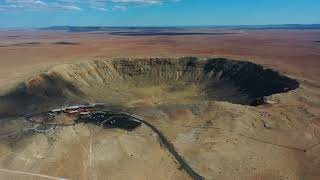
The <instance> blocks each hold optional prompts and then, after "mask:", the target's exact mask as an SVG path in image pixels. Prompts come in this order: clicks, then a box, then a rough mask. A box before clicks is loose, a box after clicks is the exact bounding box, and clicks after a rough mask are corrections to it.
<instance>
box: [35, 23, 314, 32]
mask: <svg viewBox="0 0 320 180" xmlns="http://www.w3.org/2000/svg"><path fill="white" fill-rule="evenodd" d="M193 28H213V29H301V30H303V29H320V24H278V25H212V26H209V25H208V26H150V27H148V26H137V27H106V26H52V27H47V28H40V29H41V30H57V31H68V32H92V31H113V30H123V29H127V30H140V29H154V30H157V29H160V30H164V29H176V30H178V29H180V30H181V29H193Z"/></svg>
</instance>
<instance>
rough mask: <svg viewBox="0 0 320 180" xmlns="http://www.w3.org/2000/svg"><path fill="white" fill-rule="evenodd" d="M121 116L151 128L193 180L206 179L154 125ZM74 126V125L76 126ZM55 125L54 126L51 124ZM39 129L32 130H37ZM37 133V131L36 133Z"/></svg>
mask: <svg viewBox="0 0 320 180" xmlns="http://www.w3.org/2000/svg"><path fill="white" fill-rule="evenodd" d="M101 111H106V112H109V111H110V110H107V109H105V110H101ZM118 113H119V114H125V115H128V116H130V117H131V118H132V119H133V120H135V121H139V122H141V123H143V124H145V125H146V126H148V127H149V128H151V129H152V130H153V131H154V132H155V133H156V134H157V135H158V136H159V139H160V141H161V142H162V144H163V145H164V147H165V148H166V149H167V150H168V151H169V153H170V154H171V155H172V156H173V157H174V158H175V159H176V160H177V162H178V163H179V165H180V167H181V169H183V170H184V171H185V172H187V173H188V174H189V175H190V176H191V177H192V178H193V179H195V180H204V177H202V176H201V175H200V174H198V173H197V172H196V171H195V170H194V169H192V167H191V166H190V165H189V164H188V163H187V161H186V160H185V159H184V158H183V157H182V156H181V155H180V154H179V153H178V152H177V150H176V148H175V147H174V145H173V144H172V143H171V142H170V141H169V140H168V139H167V138H166V136H165V135H164V134H163V133H162V132H161V131H160V130H158V129H157V128H156V127H155V126H153V125H152V124H150V123H148V122H147V121H145V120H143V119H142V118H141V117H138V116H136V115H134V114H129V113H126V112H118ZM25 119H26V120H27V121H30V122H34V121H32V115H28V116H26V117H25ZM75 124H76V123H75ZM75 124H72V125H75ZM50 125H53V124H50ZM54 126H70V125H63V124H61V125H59V124H54ZM37 129H38V128H37V127H34V128H32V130H37ZM36 132H37V131H36Z"/></svg>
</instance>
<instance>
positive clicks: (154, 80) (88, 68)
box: [0, 57, 299, 116]
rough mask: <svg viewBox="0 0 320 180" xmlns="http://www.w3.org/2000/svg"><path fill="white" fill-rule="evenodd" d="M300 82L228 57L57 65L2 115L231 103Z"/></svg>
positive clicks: (6, 100) (8, 101) (255, 100)
mask: <svg viewBox="0 0 320 180" xmlns="http://www.w3.org/2000/svg"><path fill="white" fill-rule="evenodd" d="M298 87H299V83H298V82H297V81H296V80H294V79H291V78H288V77H286V76H284V75H282V74H280V73H278V72H276V71H273V70H271V69H266V68H264V67H262V66H260V65H257V64H254V63H251V62H244V61H234V60H228V59H222V58H216V59H204V58H195V57H188V58H177V59H168V58H153V59H114V60H106V59H101V60H94V61H87V62H79V63H75V64H67V65H61V66H57V67H54V68H53V69H51V70H49V71H48V72H46V73H43V74H40V75H39V76H37V77H34V78H32V79H31V80H29V81H27V82H24V83H22V84H21V85H20V86H19V87H17V89H16V90H15V91H13V92H11V93H9V94H6V95H3V96H2V97H1V104H0V106H1V110H0V116H7V115H17V114H21V113H26V112H27V111H28V110H34V109H39V106H40V107H42V108H44V107H45V106H46V105H48V106H49V105H54V104H59V103H60V104H62V103H66V102H68V101H74V102H85V101H100V102H106V103H108V104H111V105H119V106H134V105H136V104H139V103H140V104H141V103H146V102H148V104H152V103H158V104H161V103H170V102H177V101H182V100H190V101H201V100H210V101H228V102H231V103H237V104H244V105H258V104H260V103H263V100H261V99H263V97H265V96H270V95H272V94H275V93H282V92H287V91H289V90H293V89H296V88H298Z"/></svg>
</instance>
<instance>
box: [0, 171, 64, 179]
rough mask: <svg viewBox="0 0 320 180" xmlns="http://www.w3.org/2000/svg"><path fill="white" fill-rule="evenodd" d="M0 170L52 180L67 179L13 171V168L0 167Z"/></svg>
mask: <svg viewBox="0 0 320 180" xmlns="http://www.w3.org/2000/svg"><path fill="white" fill-rule="evenodd" d="M0 172H5V173H13V174H22V175H30V176H36V177H42V178H47V179H54V180H67V179H65V178H59V177H52V176H47V175H43V174H36V173H30V172H23V171H13V170H8V169H0Z"/></svg>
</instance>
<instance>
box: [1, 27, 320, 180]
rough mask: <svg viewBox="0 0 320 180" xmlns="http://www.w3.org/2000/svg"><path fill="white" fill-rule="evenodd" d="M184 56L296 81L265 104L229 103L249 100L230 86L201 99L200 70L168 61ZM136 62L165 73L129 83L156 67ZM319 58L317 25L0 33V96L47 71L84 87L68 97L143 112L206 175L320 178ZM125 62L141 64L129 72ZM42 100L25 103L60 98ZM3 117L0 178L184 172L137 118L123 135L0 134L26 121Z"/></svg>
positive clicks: (79, 127) (91, 128) (86, 131)
mask: <svg viewBox="0 0 320 180" xmlns="http://www.w3.org/2000/svg"><path fill="white" fill-rule="evenodd" d="M146 32H147V33H146ZM150 32H151V33H150ZM155 32H157V33H155ZM158 32H161V33H158ZM189 56H192V57H198V59H200V61H201V59H206V58H226V59H234V60H242V61H250V62H253V63H255V64H259V65H262V66H263V67H265V68H270V69H273V70H275V71H278V72H280V73H281V74H282V75H284V76H287V77H289V78H291V79H295V80H296V81H297V82H299V87H298V88H295V89H293V90H290V91H288V92H282V93H275V94H272V95H268V96H267V97H266V98H267V103H266V104H261V105H258V106H250V104H247V103H242V101H240V100H239V101H235V100H233V99H234V98H235V96H236V95H239V96H240V95H241V98H243V99H246V98H247V97H245V96H244V95H243V94H241V93H240V94H238V93H236V91H237V90H236V89H233V88H234V87H233V86H231V85H232V84H231V85H230V84H228V83H227V85H228V86H222V87H223V88H224V89H221V91H217V92H216V94H214V95H217V94H218V95H219V97H221V96H222V95H224V93H226V94H228V93H229V94H230V96H229V95H228V96H226V97H224V98H216V97H215V96H214V95H213V96H209V95H208V94H209V93H207V91H206V88H207V86H205V85H204V84H202V83H199V84H198V83H197V82H198V81H197V80H198V79H197V78H195V77H199V78H200V79H201V78H203V76H202V72H199V73H194V74H193V71H190V69H187V70H186V69H183V68H181V67H179V66H178V67H168V68H167V64H166V63H167V61H166V59H179V58H180V57H189ZM123 59H130V60H128V62H129V65H128V64H126V63H128V62H127V61H126V60H125V63H124V65H123V64H122V65H119V67H118V66H115V67H116V68H113V67H114V65H113V64H112V63H113V62H115V63H116V64H117V61H123ZM141 59H156V60H155V61H156V62H157V63H158V64H160V66H159V67H160V73H164V72H168V74H170V75H163V74H161V75H159V74H157V73H159V72H158V69H156V70H155V71H153V70H151V74H147V75H148V76H143V77H137V78H135V77H134V76H135V75H137V73H141V72H142V73H143V72H149V71H148V70H149V69H152V67H153V65H154V66H157V65H158V64H157V63H155V64H153V63H154V61H151V64H150V63H149V62H148V63H149V64H148V63H146V64H144V62H140V64H142V66H141V68H140V66H139V67H136V66H134V65H131V64H130V62H136V61H142V60H141ZM157 59H165V62H166V63H163V62H161V61H158V60H157ZM319 59H320V30H295V29H292V30H290V29H286V30H284V29H260V30H257V29H255V30H253V29H210V28H199V29H197V28H189V29H170V28H169V29H160V30H157V29H152V30H149V29H147V30H145V29H133V30H132V29H129V30H128V29H110V30H109V31H102V32H97V31H92V32H68V31H53V30H2V31H0V65H1V66H0V92H1V96H5V95H6V94H8V93H9V94H10V92H12V91H14V90H15V89H16V88H17V86H19V84H21V83H25V84H26V85H30V86H37V83H38V82H40V84H41V83H42V82H43V79H42V76H39V75H40V74H43V73H44V74H46V75H49V76H50V77H51V75H52V74H53V75H54V76H55V75H56V74H58V75H59V77H60V76H61V77H63V79H64V80H66V81H68V82H72V83H73V84H72V85H73V86H74V87H75V88H76V89H79V91H81V93H80V94H76V93H73V92H72V91H70V90H69V89H67V90H66V91H64V90H62V92H63V95H65V98H66V99H68V100H72V101H73V102H95V101H99V102H104V103H107V104H110V106H116V108H119V109H121V110H125V111H127V112H131V113H134V114H137V115H139V116H141V117H143V118H144V120H145V121H148V122H149V123H151V124H153V125H154V126H155V127H157V128H158V129H159V130H160V131H161V132H162V133H163V134H164V135H165V136H166V137H167V138H168V139H169V140H170V141H171V143H172V144H173V145H174V146H175V148H176V149H177V151H178V152H179V154H180V155H181V156H182V157H184V159H185V160H186V161H187V162H188V164H189V165H190V166H191V167H192V168H193V169H194V170H195V171H196V172H197V173H199V174H200V175H201V176H203V177H204V178H205V179H246V180H247V179H261V180H267V179H268V180H269V179H279V180H282V179H283V180H284V179H290V180H291V179H293V180H294V179H297V180H300V179H303V180H304V179H306V180H316V179H319V178H320V173H319V172H320V171H319V168H320V155H319V154H320V145H319V143H320V135H319V133H320V62H319ZM182 60H183V58H182ZM180 61H181V59H180ZM180 61H179V62H180ZM111 62H112V63H111ZM174 62H176V61H175V60H173V64H174ZM110 63H111V64H110ZM163 64H165V67H166V68H162V67H163V66H162V65H163ZM169 64H171V61H169ZM178 64H179V63H178ZM174 65H175V64H174ZM131 66H132V67H135V68H136V69H135V70H136V71H134V72H127V70H126V67H131ZM100 67H103V68H102V69H100ZM82 68H83V69H82ZM145 69H147V70H145ZM183 70H186V71H188V72H189V71H190V72H189V74H188V73H187V75H186V76H183V75H181V74H179V73H176V72H180V71H183ZM191 70H192V69H191ZM124 72H125V73H124ZM103 73H106V74H107V75H103V76H102V74H103ZM154 73H155V74H154ZM123 74H125V75H123ZM217 74H219V73H217ZM157 75H159V76H157ZM240 75H242V74H239V76H240ZM129 76H130V77H129ZM131 76H132V77H133V78H132V77H131ZM175 76H176V77H175ZM244 76H245V75H244ZM259 76H260V74H257V75H254V76H252V78H253V79H254V78H255V77H257V78H258V77H259ZM55 77H56V76H55ZM157 77H158V78H159V79H160V80H159V82H158V79H157ZM162 77H164V78H163V79H161V78H162ZM180 77H182V78H181V79H179V78H180ZM184 78H190V79H192V81H191V80H190V79H187V80H186V79H184ZM168 79H169V80H170V81H167V80H168ZM210 80H211V79H210ZM189 81H190V83H189ZM97 82H98V83H97ZM149 82H152V83H149ZM186 82H188V83H186ZM205 82H207V81H205ZM257 82H259V81H257ZM249 83H250V82H249ZM259 83H262V84H263V83H264V82H259ZM84 84H85V85H84ZM215 85H217V86H216V87H219V86H218V85H219V84H215ZM229 85H230V86H229ZM271 85H272V83H271ZM42 88H44V89H46V88H47V87H46V86H45V87H42ZM50 88H52V87H50ZM230 89H231V90H230ZM31 90H32V89H31ZM40 90H42V89H41V88H40ZM53 90H55V89H53ZM57 91H59V92H60V89H59V88H58V87H57ZM231 91H232V93H230V92H231ZM49 94H50V93H49ZM46 100H47V101H46V102H45V103H43V104H42V103H39V104H33V105H32V104H28V103H26V106H34V107H32V108H31V109H34V110H39V109H42V108H43V109H45V107H47V106H48V107H50V106H56V105H58V104H59V102H55V101H54V100H52V99H50V97H49V98H48V99H46ZM50 100H52V104H51V101H50ZM25 101H27V99H26V100H25ZM30 102H32V101H30ZM53 102H54V103H53ZM19 103H20V104H21V103H23V100H21V101H18V102H15V103H14V104H18V105H17V109H21V106H20V105H19ZM55 103H57V104H55ZM4 104H5V103H4ZM18 106H19V108H18ZM0 107H1V108H8V107H6V105H0ZM10 108H11V109H12V106H10V107H9V108H8V109H10ZM22 108H23V107H22ZM25 109H27V108H25ZM22 111H23V110H22ZM0 112H1V113H2V112H3V111H1V110H0ZM0 117H2V119H1V120H0V124H1V126H0V134H1V137H2V135H3V138H1V139H0V169H5V170H10V171H0V178H1V177H3V179H9V178H15V179H28V178H29V179H35V178H38V179H52V178H53V177H55V178H68V179H191V177H190V176H189V175H188V174H187V173H186V172H185V171H184V170H183V169H181V167H179V164H178V163H177V161H176V160H175V158H174V157H172V155H171V154H170V153H168V151H167V150H166V149H165V148H164V146H163V145H161V142H160V141H159V139H158V137H157V135H156V134H155V133H154V132H153V131H152V130H151V129H149V128H148V127H146V126H144V125H142V126H141V127H139V128H137V129H136V130H134V131H132V132H126V131H123V130H119V129H103V128H101V127H99V126H95V125H92V124H76V125H74V126H67V127H57V128H56V129H55V130H53V131H51V132H50V133H21V134H19V135H17V136H13V137H7V136H6V135H7V134H10V133H12V132H15V131H18V130H19V129H21V128H25V127H30V126H32V125H31V124H30V122H27V121H26V120H25V119H24V118H23V116H19V114H17V115H16V116H9V115H8V116H7V117H3V116H1V114H0ZM17 172H25V173H20V174H19V173H17ZM26 172H29V174H28V173H26ZM31 173H33V174H31ZM40 175H41V176H40ZM46 176H48V177H46Z"/></svg>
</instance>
